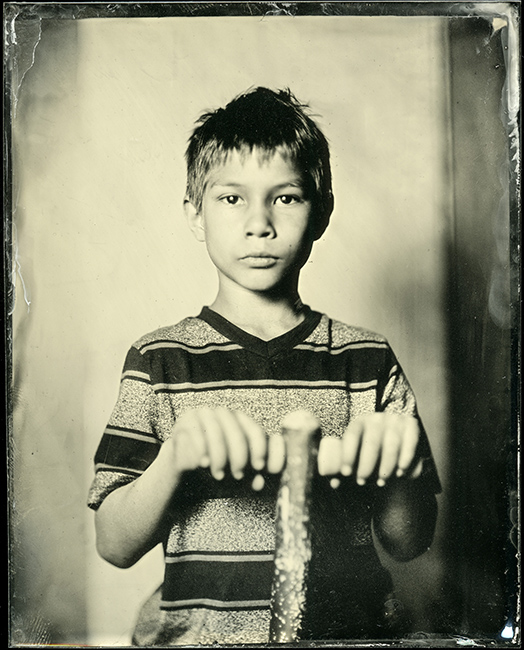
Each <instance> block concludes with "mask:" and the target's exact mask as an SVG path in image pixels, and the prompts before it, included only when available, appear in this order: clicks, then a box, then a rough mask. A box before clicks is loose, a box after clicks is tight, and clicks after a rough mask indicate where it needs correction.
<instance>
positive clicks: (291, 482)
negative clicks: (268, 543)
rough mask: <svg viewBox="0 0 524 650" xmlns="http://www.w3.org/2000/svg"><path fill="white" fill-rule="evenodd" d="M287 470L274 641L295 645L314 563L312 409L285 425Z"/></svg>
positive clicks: (316, 431) (279, 521)
mask: <svg viewBox="0 0 524 650" xmlns="http://www.w3.org/2000/svg"><path fill="white" fill-rule="evenodd" d="M282 434H283V436H284V439H285V443H286V466H285V469H284V472H283V474H282V479H281V483H280V491H279V494H278V499H277V512H276V546H275V576H274V579H273V587H272V593H271V608H272V611H271V622H270V629H269V640H270V642H276V643H286V642H291V641H295V640H296V639H297V635H298V632H299V629H300V625H301V621H302V617H303V614H304V606H305V602H306V587H307V583H306V580H307V572H308V564H309V561H310V559H311V540H310V534H309V499H310V493H311V479H312V476H313V471H314V469H315V465H316V458H317V452H318V439H319V437H320V424H319V422H318V420H317V419H316V417H315V416H314V415H312V414H311V413H308V412H307V411H295V412H293V413H290V414H289V415H287V416H286V417H285V418H284V420H283V421H282Z"/></svg>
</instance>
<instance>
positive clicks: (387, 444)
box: [377, 419, 402, 486]
mask: <svg viewBox="0 0 524 650" xmlns="http://www.w3.org/2000/svg"><path fill="white" fill-rule="evenodd" d="M385 427H386V429H385V431H384V432H383V436H382V449H381V450H380V465H379V469H378V479H377V485H379V486H384V485H385V484H386V481H387V480H388V478H389V477H390V476H391V474H392V473H393V471H394V469H395V468H396V466H397V461H398V457H399V453H400V446H401V441H402V430H399V423H398V421H397V420H396V419H394V420H389V419H387V420H385Z"/></svg>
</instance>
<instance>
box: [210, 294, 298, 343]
mask: <svg viewBox="0 0 524 650" xmlns="http://www.w3.org/2000/svg"><path fill="white" fill-rule="evenodd" d="M209 307H210V309H212V310H213V311H215V312H217V313H218V314H220V315H221V316H223V317H224V318H226V319H227V320H228V321H229V322H231V323H233V324H234V325H236V326H237V327H239V328H240V329H242V330H244V331H245V332H248V333H249V334H252V335H253V336H256V337H257V338H260V339H262V340H264V341H270V340H271V339H274V338H276V337H277V336H281V335H282V334H285V333H286V332H289V331H290V330H292V329H293V328H294V327H296V326H297V325H299V324H300V323H301V322H302V321H303V320H304V318H305V314H304V305H303V304H302V301H301V300H300V297H299V295H298V292H296V293H293V295H291V294H290V295H286V296H271V295H268V294H265V293H254V292H251V291H242V290H241V291H239V292H235V295H234V296H232V295H230V294H229V292H227V293H226V292H222V291H220V290H219V292H218V294H217V297H216V298H215V300H214V302H213V303H212V304H211V305H210V306H209Z"/></svg>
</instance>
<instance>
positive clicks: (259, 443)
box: [236, 411, 267, 471]
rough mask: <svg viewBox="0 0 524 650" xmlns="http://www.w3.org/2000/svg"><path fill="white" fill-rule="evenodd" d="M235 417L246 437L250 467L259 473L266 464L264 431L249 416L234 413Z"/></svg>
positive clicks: (265, 437) (239, 412)
mask: <svg viewBox="0 0 524 650" xmlns="http://www.w3.org/2000/svg"><path fill="white" fill-rule="evenodd" d="M236 416H237V419H238V421H239V423H240V425H241V427H242V428H243V429H244V432H245V434H246V437H247V442H248V446H249V455H250V458H251V465H252V467H253V469H255V470H257V471H259V470H261V469H263V468H264V466H265V464H266V455H267V436H266V434H265V432H264V429H262V427H261V426H260V425H259V424H258V422H255V420H253V419H252V418H250V417H249V415H246V414H245V413H242V411H236Z"/></svg>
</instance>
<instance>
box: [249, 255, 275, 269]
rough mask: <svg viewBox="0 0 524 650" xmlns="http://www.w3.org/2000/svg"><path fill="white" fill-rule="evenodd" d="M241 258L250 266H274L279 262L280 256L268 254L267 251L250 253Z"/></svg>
mask: <svg viewBox="0 0 524 650" xmlns="http://www.w3.org/2000/svg"><path fill="white" fill-rule="evenodd" d="M241 260H242V261H243V262H245V263H246V264H248V265H249V266H253V267H256V268H268V267H270V266H274V265H275V264H276V263H277V261H278V257H276V256H274V255H268V254H267V253H250V254H249V255H244V257H242V258H241Z"/></svg>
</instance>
